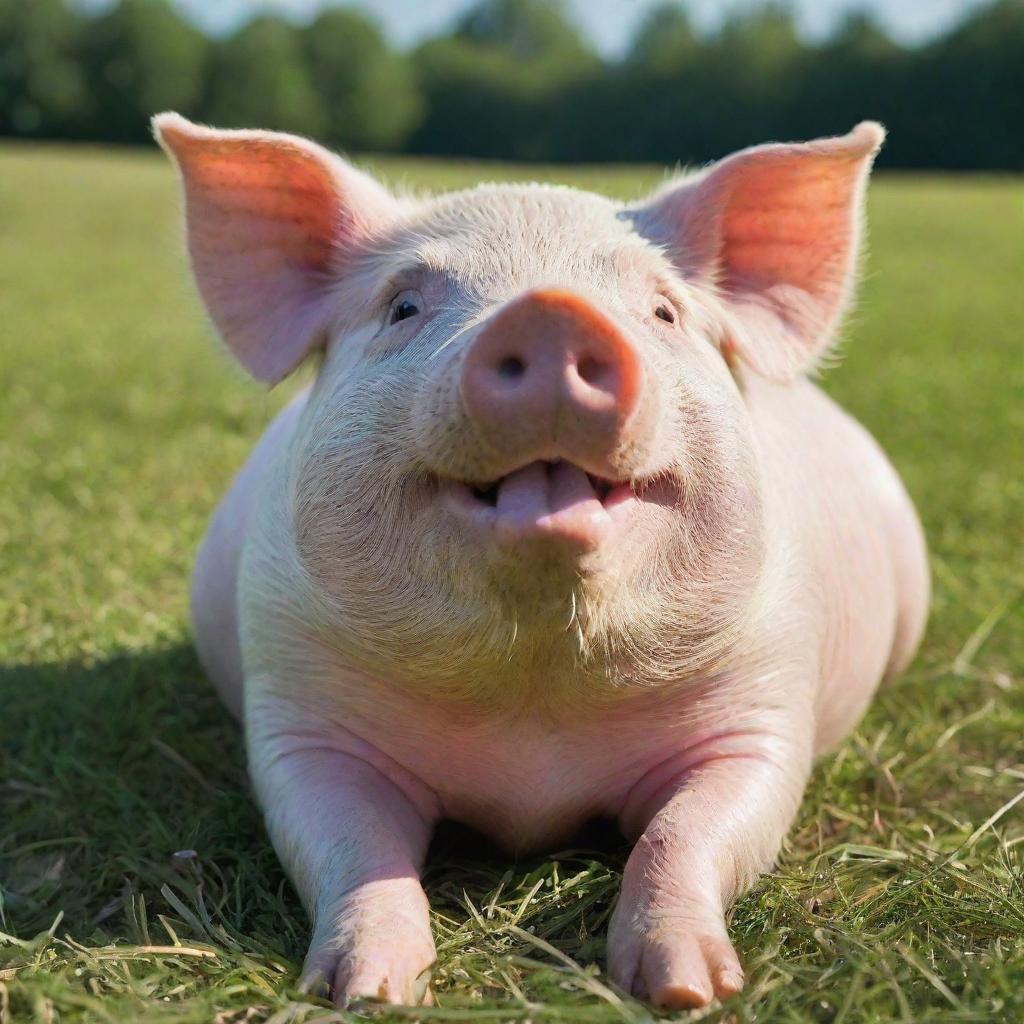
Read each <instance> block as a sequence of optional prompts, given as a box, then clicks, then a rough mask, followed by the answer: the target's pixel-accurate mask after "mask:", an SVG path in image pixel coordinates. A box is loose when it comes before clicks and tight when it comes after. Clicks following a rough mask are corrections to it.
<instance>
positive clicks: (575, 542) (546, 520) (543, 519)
mask: <svg viewBox="0 0 1024 1024" xmlns="http://www.w3.org/2000/svg"><path fill="white" fill-rule="evenodd" d="M609 522H610V520H609V518H608V513H607V512H606V511H605V508H604V506H603V505H602V504H601V501H600V499H599V498H598V497H597V495H596V494H595V493H594V488H593V487H592V486H591V483H590V480H589V479H588V478H587V474H586V473H584V472H583V470H582V469H580V468H579V467H578V466H574V465H572V464H571V463H568V462H555V463H545V462H532V463H530V465H529V466H524V467H523V468H522V469H520V470H517V471H516V472H515V473H511V474H509V476H507V477H505V479H504V480H502V481H501V483H500V484H499V485H498V500H497V531H498V539H499V540H500V541H501V542H502V543H504V544H516V543H519V542H522V541H527V540H534V539H548V538H549V539H551V540H556V541H563V542H565V543H567V544H569V545H570V546H575V547H579V548H582V549H584V550H589V549H591V548H595V547H597V545H598V544H599V543H600V541H601V538H602V536H603V535H604V533H605V531H606V530H607V528H608V525H609Z"/></svg>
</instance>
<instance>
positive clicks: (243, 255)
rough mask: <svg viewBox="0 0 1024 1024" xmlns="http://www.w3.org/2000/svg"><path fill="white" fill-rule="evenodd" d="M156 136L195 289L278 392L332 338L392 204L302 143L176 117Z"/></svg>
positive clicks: (231, 342) (244, 358)
mask: <svg viewBox="0 0 1024 1024" xmlns="http://www.w3.org/2000/svg"><path fill="white" fill-rule="evenodd" d="M153 133H154V135H155V136H156V138H157V141H158V142H159V143H160V145H161V146H163V148H164V149H165V150H166V151H167V152H168V153H169V154H170V156H171V157H172V159H173V160H174V162H175V163H176V164H177V166H178V170H179V171H180V172H181V178H182V184H183V187H184V192H185V215H186V225H187V233H188V248H189V253H190V255H191V257H192V269H193V272H194V273H195V278H196V283H197V284H198V285H199V291H200V293H201V295H202V297H203V301H204V302H205V303H206V308H207V310H208V311H209V313H210V317H211V318H212V320H213V323H214V325H215V326H216V328H217V330H218V332H219V333H220V335H221V337H222V338H223V339H224V342H225V343H226V344H227V346H228V348H230V349H231V351H232V352H233V353H234V354H235V356H236V357H237V358H238V360H239V362H241V363H242V365H243V366H244V367H245V368H246V369H247V370H248V371H249V372H250V373H251V374H253V376H255V377H259V378H260V379H261V380H265V381H270V382H272V383H274V382H276V381H279V380H280V379H281V378H282V377H284V376H286V375H287V374H288V373H290V372H291V371H292V370H293V369H294V368H295V367H296V366H297V365H298V364H299V363H300V362H301V361H302V359H303V357H304V356H305V355H306V354H307V353H308V352H309V351H310V350H311V349H313V348H315V347H316V346H317V345H318V344H320V343H321V342H322V341H323V339H324V334H325V331H326V329H327V327H328V321H329V317H330V314H331V294H332V285H334V286H336V285H337V283H338V280H339V275H341V274H342V273H343V272H344V267H345V263H346V261H347V260H348V259H349V258H350V257H351V255H352V254H353V253H354V252H355V251H357V250H358V248H359V246H360V244H362V243H363V242H365V240H366V239H368V238H369V237H371V236H372V235H373V234H374V233H375V232H377V231H379V230H380V229H381V227H382V226H384V225H385V224H387V222H388V221H389V220H390V219H392V217H393V216H394V213H395V208H396V205H397V204H396V201H395V200H394V199H393V198H392V196H391V195H390V194H389V193H388V192H387V191H385V189H384V188H383V187H382V186H380V185H378V184H377V182H375V181H374V180H373V179H372V178H370V177H368V176H367V175H365V174H362V173H361V172H360V171H357V170H356V169H355V168H354V167H351V166H350V165H349V164H347V163H346V162H345V161H344V160H342V159H341V158H340V157H338V156H335V155H334V154H332V153H329V152H328V151H327V150H325V149H322V148H321V147H320V146H317V145H316V144H314V143H312V142H309V141H308V140H306V139H301V138H298V137H296V136H294V135H282V134H279V133H277V132H261V131H218V130H216V129H213V128H205V127H202V126H200V125H196V124H192V123H191V122H189V121H186V120H185V119H184V118H183V117H180V116H178V115H177V114H171V113H168V114H159V115H157V116H156V117H154V118H153Z"/></svg>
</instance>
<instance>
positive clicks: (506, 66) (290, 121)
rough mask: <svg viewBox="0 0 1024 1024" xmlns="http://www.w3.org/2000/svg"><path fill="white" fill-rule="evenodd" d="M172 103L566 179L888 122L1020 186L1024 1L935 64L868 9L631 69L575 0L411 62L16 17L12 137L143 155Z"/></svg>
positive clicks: (118, 10) (663, 20)
mask: <svg viewBox="0 0 1024 1024" xmlns="http://www.w3.org/2000/svg"><path fill="white" fill-rule="evenodd" d="M169 108H173V109H177V110H179V111H181V112H182V113H184V114H186V115H188V116H190V117H192V118H195V119H198V120H202V121H209V122H212V123H216V124H218V125H220V126H224V127H232V126H234V127H243V126H247V127H254V126H258V127H268V128H278V129H287V130H289V131H294V132H299V133H304V134H309V135H315V136H316V137H318V138H320V139H322V140H324V141H325V142H327V143H329V144H332V145H334V146H337V147H340V148H343V149H348V150H355V151H361V152H404V153H418V154H436V155H445V156H459V157H463V156H472V157H482V158H496V159H514V160H542V161H548V162H551V161H565V162H570V161H572V162H577V161H585V162H606V161H630V162H633V161H650V162H659V163H672V162H675V161H683V162H699V161H704V160H708V159H710V158H713V157H716V156H720V155H722V154H724V153H726V152H729V151H730V150H732V149H735V148H737V147H739V146H743V145H746V144H749V143H750V142H752V141H755V140H761V139H795V138H806V137H810V136H814V135H819V134H828V133H834V132H839V131H845V130H846V129H848V128H849V127H850V126H851V125H852V124H853V123H855V122H856V121H858V120H860V119H862V118H866V117H870V118H877V119H879V120H881V121H883V122H885V124H886V125H887V126H888V127H889V128H890V130H891V140H890V144H889V145H888V146H887V148H886V150H885V151H884V154H883V162H884V164H886V165H888V166H892V167H913V168H942V169H992V170H1021V169H1024V131H1022V126H1024V0H993V2H990V3H988V4H987V5H985V6H983V7H981V8H979V9H976V10H974V11H973V12H972V13H970V14H969V15H967V16H966V17H965V19H964V20H963V21H961V22H960V23H959V24H958V25H956V26H954V27H953V28H952V29H951V30H949V31H948V32H946V33H945V34H944V35H942V36H941V37H940V38H937V39H934V40H932V41H931V42H929V43H928V44H926V45H921V46H915V47H907V46H903V45H900V44H899V43H897V42H895V41H894V40H893V39H891V38H889V37H888V36H887V35H886V33H885V32H884V31H883V30H882V29H881V28H880V27H879V25H877V24H876V23H874V22H873V21H872V20H871V18H870V17H869V16H868V15H866V14H853V15H850V16H849V17H848V18H847V19H846V20H845V21H844V22H843V23H842V24H841V25H840V26H839V27H838V28H837V30H836V31H835V32H834V33H833V35H832V36H831V37H830V38H828V39H826V40H824V41H822V42H819V43H812V42H809V41H808V40H806V39H804V38H803V37H802V36H801V35H800V34H799V33H798V32H797V30H796V27H795V23H794V18H793V15H792V13H791V12H790V11H789V9H788V8H787V7H786V6H785V5H783V4H778V3H768V4H764V5H762V6H757V7H754V8H751V9H747V10H745V11H743V12H741V13H736V14H733V15H731V16H730V17H728V18H727V19H726V20H725V21H724V22H723V23H722V24H721V26H720V27H719V28H718V29H717V30H716V31H715V32H713V33H710V34H709V33H706V32H703V33H702V32H698V31H697V30H696V29H695V28H694V26H693V24H692V22H691V19H690V18H689V16H688V14H687V11H686V7H685V4H684V3H679V2H676V3H666V4H664V5H663V6H662V7H660V8H657V9H655V10H654V11H653V12H652V13H651V14H650V15H649V17H648V18H647V19H646V21H645V22H644V23H642V24H641V26H640V27H639V29H638V30H637V32H636V35H635V37H634V39H633V40H632V43H631V45H630V47H629V48H628V50H627V52H626V54H625V56H624V57H623V58H622V59H620V60H615V61H610V60H606V59H603V58H602V57H600V56H599V55H598V54H597V53H596V52H595V51H594V49H593V48H592V47H591V45H590V44H589V42H588V41H587V38H586V37H585V35H584V34H583V33H582V32H581V31H580V29H579V28H578V26H576V25H575V24H574V23H573V22H572V20H571V19H570V18H569V17H568V16H567V14H566V11H565V8H564V7H563V5H562V4H561V3H560V2H559V0H482V2H480V3H479V4H478V5H477V6H476V7H474V8H473V9H471V10H470V11H469V12H468V13H466V14H465V15H464V16H463V17H462V18H461V19H460V20H459V21H457V22H456V23H455V24H454V25H453V26H452V28H451V30H450V31H449V32H448V33H447V34H445V35H442V36H439V37H435V38H432V39H429V40H427V41H425V42H423V43H421V44H420V45H419V46H418V47H417V48H415V49H414V50H411V51H396V50H395V49H393V48H392V47H391V46H389V44H388V41H387V40H386V38H385V36H384V35H383V33H382V31H381V29H380V28H379V26H378V25H376V24H375V23H374V22H373V20H371V19H370V18H368V17H367V16H366V15H365V14H364V13H362V12H358V11H356V10H353V9H347V8H345V7H332V8H329V9H327V10H325V11H323V12H322V13H321V14H320V15H319V16H318V17H317V18H316V19H315V20H314V21H313V22H311V23H310V24H308V25H296V24H293V23H291V22H289V21H285V20H282V19H279V18H276V17H271V16H267V15H264V16H260V17H256V18H255V19H253V20H251V21H249V22H248V23H247V24H244V25H243V26H242V27H241V28H240V29H239V30H238V31H237V32H235V33H234V34H233V35H230V36H228V37H225V38H209V37H207V36H205V35H204V34H203V33H202V32H200V31H199V30H198V29H197V28H196V27H195V26H193V25H192V24H191V23H190V22H189V21H187V20H186V19H185V18H184V17H182V15H181V14H179V13H178V12H177V11H176V10H175V8H174V6H173V5H172V4H171V2H170V0H120V2H119V3H115V4H114V5H113V6H112V7H110V8H108V9H106V10H105V11H103V12H102V13H99V14H87V13H85V12H83V11H81V10H79V9H78V8H76V7H74V6H73V5H71V4H69V3H66V2H64V0H0V135H4V136H19V137H24V138H53V139H76V140H91V141H102V142H119V143H142V142H146V141H147V138H148V129H147V122H148V119H149V116H150V114H152V113H153V112H154V111H158V110H163V109H169Z"/></svg>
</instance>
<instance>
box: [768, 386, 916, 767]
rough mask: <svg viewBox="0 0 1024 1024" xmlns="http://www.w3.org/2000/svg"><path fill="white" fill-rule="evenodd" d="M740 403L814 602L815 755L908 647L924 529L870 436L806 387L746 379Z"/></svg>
mask: <svg viewBox="0 0 1024 1024" xmlns="http://www.w3.org/2000/svg"><path fill="white" fill-rule="evenodd" d="M748 400H749V407H750V410H751V415H752V417H753V419H754V424H755V430H756V431H757V435H758V437H759V439H760V440H761V443H762V445H763V449H764V458H765V464H766V471H767V478H768V480H769V487H770V491H771V493H773V494H774V496H775V500H776V502H777V512H778V513H779V516H780V519H781V523H782V524H783V530H784V533H785V540H784V542H785V543H788V544H790V545H791V546H792V547H793V548H794V561H795V563H796V565H797V569H796V571H797V573H798V575H802V578H799V579H798V583H799V585H800V586H801V587H803V588H806V589H805V594H806V596H807V599H808V600H811V601H813V602H814V603H815V604H816V606H817V607H816V609H815V611H816V613H817V615H816V618H817V621H818V622H819V623H820V629H821V666H822V668H821V678H820V686H819V691H818V698H817V736H816V746H817V749H818V750H819V752H821V751H824V750H827V749H828V748H830V747H832V746H833V745H834V744H835V743H837V742H838V741H839V740H840V739H841V738H842V737H843V736H844V735H845V734H846V733H847V732H848V731H849V730H850V729H851V728H852V727H853V726H854V725H855V724H856V722H857V721H858V719H859V718H860V716H861V715H862V714H863V712H864V710H865V708H866V707H867V704H868V702H869V700H870V699H871V696H872V694H873V693H874V691H875V689H876V688H877V686H878V684H879V682H880V681H881V680H882V679H883V677H886V676H888V675H892V674H893V673H895V672H898V671H900V670H902V669H903V668H904V667H905V666H906V664H907V663H908V662H909V660H910V658H911V657H912V656H913V653H914V650H915V649H916V647H917V644H918V642H919V641H920V638H921V634H922V633H923V630H924V623H925V618H926V614H927V605H928V593H929V581H928V566H927V554H926V550H925V544H924V536H923V534H922V531H921V527H920V524H919V522H918V519H917V514H916V512H915V511H914V508H913V505H912V504H911V501H910V498H909V497H908V495H907V492H906V490H905V489H904V487H903V484H902V482H901V481H900V479H899V477H898V475H897V473H896V471H895V469H894V468H893V467H892V465H891V463H890V462H889V460H888V458H887V457H886V455H885V453H884V452H883V451H882V449H881V448H880V447H879V445H878V443H877V442H876V441H875V440H874V438H873V437H872V436H871V435H870V434H869V433H868V431H867V430H866V429H865V428H864V427H862V426H861V425H860V424H859V423H857V421H856V420H854V419H853V418H852V417H851V416H850V415H848V414H847V413H846V412H844V411H843V410H842V409H841V408H840V407H839V406H838V405H837V404H836V403H835V402H833V401H832V399H830V398H829V397H828V396H827V395H826V394H825V393H824V392H822V391H821V390H820V389H819V388H817V387H816V386H815V385H814V384H812V383H811V382H809V381H807V380H800V381H799V382H798V383H796V384H794V385H790V386H787V387H781V386H776V385H771V384H768V383H766V382H763V381H760V380H752V381H751V382H750V384H749V388H748Z"/></svg>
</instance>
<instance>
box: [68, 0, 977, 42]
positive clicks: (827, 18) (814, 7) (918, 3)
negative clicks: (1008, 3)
mask: <svg viewBox="0 0 1024 1024" xmlns="http://www.w3.org/2000/svg"><path fill="white" fill-rule="evenodd" d="M81 2H82V4H83V6H87V7H93V8H96V7H103V6H106V4H107V2H108V0H81ZM174 2H175V3H176V4H177V6H178V7H179V8H180V9H181V10H182V11H184V12H186V13H187V14H188V15H189V16H190V17H191V18H192V19H193V20H195V21H196V22H198V23H199V24H201V25H203V26H204V27H205V28H207V29H208V30H211V31H214V32H226V31H230V30H231V29H233V28H235V27H236V26H237V25H239V24H240V23H241V22H243V21H244V20H245V19H247V18H249V17H251V16H252V15H253V14H255V13H258V12H260V11H267V10H270V11H274V12H276V13H279V14H284V15H286V16H288V17H290V18H294V19H295V20H296V21H306V20H308V19H309V18H311V17H312V16H313V15H314V14H315V13H316V12H317V11H318V10H319V9H320V8H322V7H325V6H341V5H342V2H341V0H174ZM475 2H476V0H345V3H346V4H347V5H349V6H355V7H359V8H362V9H363V10H365V11H367V12H369V13H370V14H372V15H373V16H374V17H375V18H376V19H377V21H378V22H379V23H380V24H381V25H382V26H383V27H384V29H385V30H386V32H387V34H388V36H389V37H390V38H391V39H392V41H393V42H394V43H395V44H396V45H398V46H402V47H406V46H412V45H414V44H415V43H417V42H418V41H419V40H420V39H422V38H424V37H426V36H429V35H432V34H436V33H438V32H442V31H444V30H445V29H446V28H447V27H448V26H449V25H451V23H452V21H453V20H454V19H455V18H457V17H458V16H459V14H461V13H462V12H463V11H464V10H466V9H467V8H469V7H471V6H473V4H474V3H475ZM660 2H661V0H568V5H569V8H570V10H571V11H572V12H573V14H574V16H575V18H576V20H577V22H578V23H579V24H580V25H581V26H582V27H583V29H584V30H585V31H586V32H587V34H588V35H589V36H590V37H591V39H592V40H593V42H594V44H595V45H596V46H597V48H598V49H599V50H600V51H601V52H602V53H604V54H606V55H607V56H616V55H618V54H620V53H622V52H623V51H624V50H625V48H626V46H627V45H628V42H629V39H630V36H631V35H632V33H633V30H634V29H635V28H636V25H637V23H638V22H639V21H640V20H641V19H642V18H643V16H644V14H645V13H646V12H647V11H649V10H650V9H651V8H652V7H655V6H657V5H658V4H659V3H660ZM981 2H983V0H790V6H791V7H792V8H793V10H794V11H795V13H796V16H797V21H798V24H799V25H800V28H801V29H802V31H803V32H804V33H805V34H806V35H807V36H809V37H811V38H820V37H821V36H823V35H826V34H827V33H828V31H829V29H830V28H832V26H834V25H835V24H836V22H837V20H839V19H840V18H841V17H842V16H843V14H844V13H845V12H847V11H850V10H863V9H867V10H870V11H871V12H872V13H874V14H875V15H876V16H877V17H878V20H879V21H880V22H881V23H882V24H883V25H884V26H885V27H886V28H887V29H888V30H889V32H890V33H891V34H892V35H893V36H895V37H896V38H897V39H900V40H902V41H904V42H908V43H914V42H920V41H922V40H925V39H928V38H930V37H932V36H934V35H937V34H938V33H939V32H941V31H942V30H943V29H944V28H946V27H948V26H949V25H950V24H952V23H954V22H956V21H958V20H959V19H960V18H961V17H963V15H964V14H965V13H966V12H968V11H970V10H971V9H973V8H975V7H978V6H979V5H980V3H981ZM750 3H751V0H685V6H686V8H687V10H689V12H690V14H691V16H692V17H693V19H694V21H695V22H696V23H697V24H698V25H699V26H701V27H705V28H713V27H714V25H715V24H716V23H717V22H718V21H719V20H720V19H721V17H722V15H723V13H725V12H727V11H729V10H734V9H736V8H742V7H747V6H750Z"/></svg>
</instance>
